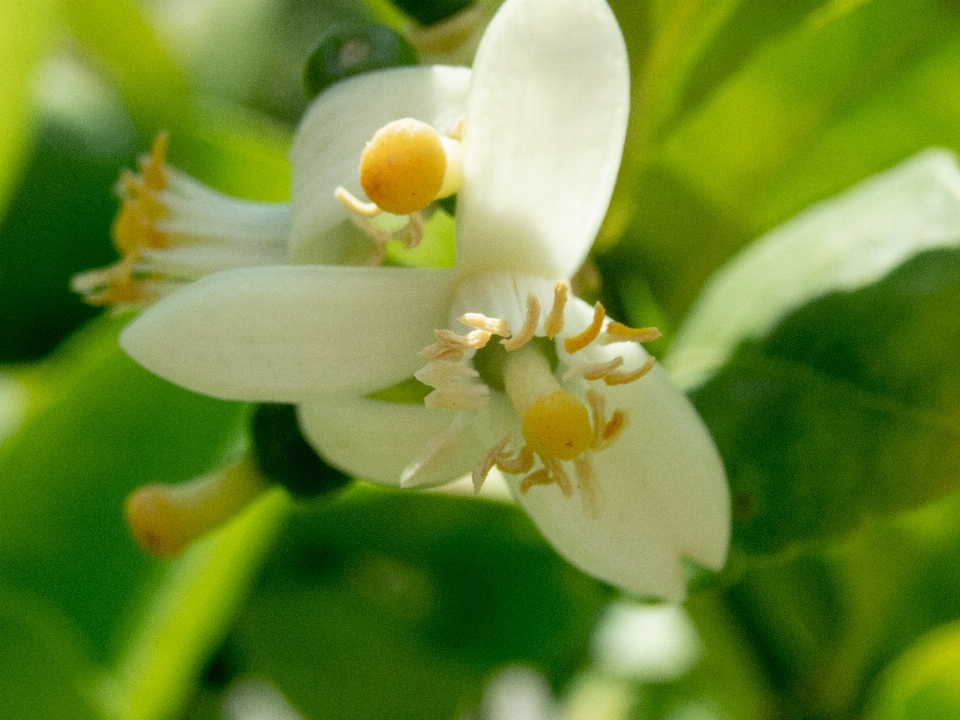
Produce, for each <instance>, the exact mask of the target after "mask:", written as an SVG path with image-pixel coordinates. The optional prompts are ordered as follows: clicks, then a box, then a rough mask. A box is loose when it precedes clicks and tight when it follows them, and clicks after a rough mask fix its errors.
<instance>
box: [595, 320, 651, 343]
mask: <svg viewBox="0 0 960 720" xmlns="http://www.w3.org/2000/svg"><path fill="white" fill-rule="evenodd" d="M662 334H663V333H661V332H660V330H658V329H657V328H655V327H642V328H632V327H629V326H628V325H624V324H623V323H618V322H611V323H609V324H608V325H607V330H606V337H604V338H603V339H602V340H601V341H600V342H602V343H603V344H604V345H607V344H610V343H614V342H625V341H632V342H639V343H645V342H650V341H652V340H656V339H657V338H658V337H660V336H661V335H662Z"/></svg>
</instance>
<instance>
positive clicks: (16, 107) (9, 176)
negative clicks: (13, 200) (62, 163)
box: [0, 0, 54, 217]
mask: <svg viewBox="0 0 960 720" xmlns="http://www.w3.org/2000/svg"><path fill="white" fill-rule="evenodd" d="M52 5H53V3H52V2H50V1H49V0H36V2H30V3H24V2H18V0H2V2H0V68H2V69H3V77H2V78H0V217H2V215H3V210H4V208H5V206H6V204H7V200H8V198H9V194H10V191H11V186H12V184H13V183H14V182H15V180H16V178H17V174H18V173H19V171H20V167H21V163H22V162H23V159H24V156H25V154H26V152H27V151H28V149H29V147H30V122H31V120H32V113H33V100H32V83H33V80H34V78H35V73H36V69H37V65H38V64H39V62H40V60H41V58H42V57H43V54H44V52H45V51H46V50H47V44H48V41H49V38H50V36H51V31H52V29H53V23H54V14H53V7H52Z"/></svg>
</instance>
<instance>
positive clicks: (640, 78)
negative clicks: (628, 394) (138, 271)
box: [0, 0, 960, 720]
mask: <svg viewBox="0 0 960 720" xmlns="http://www.w3.org/2000/svg"><path fill="white" fill-rule="evenodd" d="M610 4H611V6H612V7H613V9H614V11H615V12H616V14H617V16H618V18H619V20H620V22H621V25H622V27H623V31H624V35H625V37H626V40H627V43H628V47H629V51H630V57H631V71H632V77H633V81H632V83H633V84H632V101H633V105H632V115H631V125H630V130H629V136H628V142H627V146H626V149H625V158H624V164H623V166H622V170H621V175H620V178H619V182H618V185H617V189H616V194H615V198H614V202H613V204H612V206H611V209H610V212H609V214H608V218H607V222H606V224H605V226H604V229H603V231H602V233H601V236H600V238H599V241H598V245H597V248H596V253H595V261H596V267H597V268H599V270H600V273H601V275H602V287H601V288H600V292H601V294H602V296H603V298H604V301H605V302H607V303H608V306H609V307H611V308H617V309H618V310H620V311H621V313H622V314H623V315H624V316H625V317H626V319H628V320H630V321H631V322H634V323H636V324H657V325H659V326H661V328H662V329H664V330H665V331H666V333H665V338H664V339H663V340H661V341H659V344H657V345H652V346H651V347H652V348H653V349H654V350H655V351H656V352H657V353H658V354H663V353H665V352H666V351H667V350H668V349H669V347H670V343H671V341H672V339H673V337H674V335H675V332H676V330H677V328H679V327H680V326H681V325H682V323H683V322H684V319H685V317H686V316H687V313H688V310H689V309H690V307H691V306H692V305H693V304H694V303H695V301H696V299H697V298H698V296H700V293H701V290H702V288H703V286H704V283H705V282H706V281H707V280H708V279H709V278H710V277H711V276H713V274H714V273H715V271H716V270H717V269H718V268H719V267H721V266H722V265H723V264H724V263H726V262H727V261H728V260H729V259H730V258H731V257H732V256H733V255H734V254H735V253H736V252H737V251H738V250H740V249H742V248H744V247H746V246H747V245H748V244H749V243H750V242H751V241H753V240H754V239H755V238H757V237H758V236H760V235H761V234H763V233H764V232H766V231H768V230H770V229H771V228H773V227H775V226H777V225H779V224H780V223H782V222H784V221H785V220H787V219H788V218H790V217H792V216H794V215H795V214H796V213H798V212H799V211H801V210H803V209H804V208H806V207H808V206H810V205H811V204H812V203H814V202H816V201H819V200H822V199H824V198H828V197H830V196H832V195H835V194H836V193H838V192H840V191H842V190H844V189H846V188H848V187H850V186H851V185H853V184H854V183H856V182H858V181H860V180H862V179H864V178H866V177H868V176H870V175H872V174H874V173H876V172H878V171H880V170H882V169H885V168H887V167H890V166H892V165H894V164H895V163H897V162H898V161H900V160H902V159H904V158H906V157H908V156H910V155H912V154H914V153H915V152H917V151H919V150H921V149H923V148H926V147H928V146H932V145H936V146H941V147H944V148H947V149H949V150H952V151H954V152H958V151H960V130H958V128H960V89H958V88H960V82H958V80H960V78H958V68H960V6H958V5H957V3H956V2H954V1H953V0H859V1H850V0H790V1H789V2H784V3H778V4H771V3H765V2H762V0H713V1H711V2H706V1H705V0H645V1H644V2H636V0H611V3H610ZM189 5H190V4H189V3H163V2H147V1H146V0H144V2H143V3H142V4H138V3H137V2H134V0H126V1H121V2H118V1H117V0H43V2H40V1H34V2H31V3H19V2H13V0H4V1H2V2H0V68H2V69H3V71H4V72H3V75H2V80H0V361H2V362H3V363H4V368H3V370H4V374H3V375H2V376H0V438H2V440H3V442H2V444H0V487H2V490H3V492H0V647H3V652H2V653H0V717H3V718H8V717H9V718H30V719H31V720H45V719H46V718H51V719H53V718H56V719H57V720H64V719H66V720H72V719H73V718H76V719H77V720H107V719H109V720H127V719H131V720H132V719H136V720H140V719H143V720H163V719H165V718H187V717H190V718H214V717H218V718H219V717H224V716H225V715H224V713H225V712H227V710H225V709H224V708H228V707H231V706H230V703H231V702H232V701H233V700H232V698H235V694H236V691H237V689H238V688H241V687H242V686H243V683H244V682H249V681H252V680H255V679H259V680H260V681H268V682H269V683H270V685H269V686H272V687H273V688H275V689H278V690H279V691H280V692H282V694H283V696H284V697H285V698H286V700H287V701H289V702H290V703H292V705H293V706H295V707H296V708H297V710H298V711H299V712H300V713H302V714H303V716H304V717H305V718H307V720H314V719H317V720H319V719H320V718H325V717H336V718H342V719H343V720H349V719H350V718H374V717H396V718H418V719H419V718H423V719H424V720H432V719H434V718H436V719H438V720H440V719H446V718H454V717H457V718H459V717H479V715H478V711H477V707H478V704H479V703H480V702H481V698H482V695H483V689H484V687H485V684H486V682H487V681H488V680H489V678H490V677H491V675H492V674H493V673H495V672H496V671H497V670H499V669H501V668H502V667H504V666H506V665H509V664H515V663H524V664H527V665H530V666H533V667H535V668H537V669H538V670H539V671H540V672H542V673H543V674H544V675H545V677H547V678H548V679H549V682H550V685H551V687H552V689H553V691H554V692H555V693H556V694H557V695H563V694H564V693H574V694H575V693H576V688H577V687H578V679H579V678H582V677H584V676H585V675H586V676H590V674H591V673H594V674H596V673H601V674H602V671H601V670H600V669H598V667H599V665H598V664H597V662H596V661H597V658H596V654H595V652H594V653H591V649H590V648H591V645H590V640H591V632H592V631H593V629H594V627H595V624H596V622H597V621H598V618H599V617H600V616H601V615H602V611H603V608H604V607H605V606H606V604H607V603H608V601H609V600H610V599H611V598H612V597H613V596H614V593H613V591H611V590H610V589H609V588H607V587H605V586H602V585H601V584H599V583H596V582H595V581H593V580H590V579H589V578H587V577H586V576H584V575H583V574H581V573H580V572H578V571H576V570H574V569H572V568H571V567H570V566H568V565H567V564H566V563H565V562H563V561H562V560H561V559H560V558H558V557H557V556H556V555H555V554H554V553H553V551H552V550H551V549H550V548H549V546H547V545H546V544H545V543H544V542H543V540H542V539H540V537H539V535H538V534H537V533H536V531H535V530H534V529H533V527H532V526H531V525H530V523H529V521H528V520H527V519H526V517H525V516H524V515H523V514H522V513H519V512H518V511H517V510H516V509H515V508H514V507H512V506H509V505H506V504H501V503H495V502H492V501H489V500H478V499H474V498H467V497H455V496H452V495H441V494H430V495H409V494H406V493H400V492H395V491H383V490H374V489H372V488H369V487H366V486H357V487H354V488H352V489H351V490H349V491H347V492H345V493H343V494H342V495H340V496H336V497H333V498H329V499H324V500H318V501H313V502H310V503H294V502H293V501H291V499H290V498H289V496H288V495H287V494H286V493H285V492H284V491H282V490H275V491H273V492H271V493H269V494H268V495H266V496H264V497H263V498H262V499H261V500H259V501H258V502H257V503H255V504H254V506H252V507H251V508H250V509H249V510H248V511H247V512H245V513H244V514H243V515H242V516H240V517H239V518H237V519H236V520H235V521H233V522H232V523H231V524H229V525H228V526H227V527H225V528H224V529H222V530H221V531H218V532H217V533H215V534H214V535H212V536H211V537H209V538H208V539H205V540H204V541H202V542H201V543H199V544H198V545H196V546H195V547H194V548H192V549H191V550H190V551H189V552H188V553H186V554H185V555H184V556H182V557H181V558H179V559H177V560H175V561H172V562H161V561H157V560H153V559H150V558H148V557H146V556H145V555H144V554H143V553H142V552H141V551H140V550H139V549H137V548H136V546H135V545H134V544H133V541H132V540H131V539H130V538H129V536H128V533H127V530H126V528H125V526H124V522H123V519H122V511H121V506H122V502H123V499H124V497H125V496H126V495H127V493H129V492H130V491H131V490H132V489H133V488H135V487H137V486H139V485H142V484H144V483H148V482H155V481H164V482H177V481H182V480H186V479H188V478H191V477H195V476H197V475H200V474H202V473H204V472H206V471H208V470H210V469H211V468H214V467H217V466H218V465H220V464H222V463H223V462H226V461H227V460H229V459H231V458H234V457H236V456H237V454H238V453H242V452H243V448H244V445H245V443H246V442H247V438H246V428H247V423H248V420H249V417H250V412H251V410H250V408H249V407H247V406H245V405H242V404H237V403H225V402H220V401H214V400H211V399H208V398H202V397H199V396H196V395H193V394H190V393H188V392H186V391H183V390H180V389H178V388H175V387H173V386H171V385H169V384H167V383H165V382H163V381H161V380H159V379H157V378H155V377H153V376H151V375H149V374H148V373H147V372H145V371H144V370H142V369H140V368H139V367H137V366H136V365H135V364H134V363H132V361H130V360H129V359H127V358H126V356H125V355H123V353H122V352H121V351H120V350H119V349H118V347H117V344H116V333H117V331H118V329H119V328H120V327H121V326H122V325H123V323H124V322H126V320H127V318H126V317H120V318H99V319H93V318H94V316H95V315H97V311H95V310H94V309H91V308H89V307H86V306H84V305H82V304H81V302H80V301H79V299H78V298H77V297H75V296H74V295H72V294H71V293H70V292H69V291H68V289H67V284H68V282H69V278H70V277H71V276H72V275H73V274H74V273H76V272H78V271H80V270H84V269H87V268H91V267H98V266H102V265H105V264H107V263H109V262H110V261H111V260H112V259H113V258H114V257H115V253H114V252H113V250H112V249H111V248H110V223H111V220H112V216H113V214H114V212H115V207H116V205H115V201H114V200H113V199H112V198H111V193H110V189H111V186H112V184H113V182H114V180H115V178H116V177H117V175H118V173H119V170H120V168H121V167H125V166H126V167H130V166H132V165H133V164H134V163H135V156H136V153H137V152H138V151H143V150H145V149H146V148H147V147H148V146H149V142H150V140H151V139H152V137H153V136H154V135H155V134H156V133H157V132H158V131H159V130H161V129H167V130H169V131H170V132H171V135H172V138H173V143H172V146H171V160H172V162H173V163H174V164H176V165H178V166H179V167H182V168H183V169H184V170H186V171H188V172H190V173H192V174H194V175H196V176H197V177H199V178H200V179H202V180H203V181H205V182H208V183H210V184H212V185H214V186H215V187H217V188H218V189H220V190H222V191H224V192H228V193H231V194H235V195H238V196H241V197H247V198H255V199H265V200H283V199H286V198H287V197H288V195H289V183H290V178H289V167H288V164H287V161H286V150H287V147H288V144H289V140H290V137H291V135H292V130H293V127H294V124H295V123H296V121H297V119H298V117H299V116H300V114H301V113H302V112H303V110H304V108H305V107H306V105H307V102H308V98H307V97H306V96H305V95H304V94H303V92H302V89H301V87H300V77H301V71H302V68H303V64H304V62H305V61H306V59H307V57H308V53H309V49H310V47H312V46H313V45H314V44H315V43H316V42H317V41H318V39H319V38H321V37H322V36H323V35H324V33H325V32H326V31H328V30H329V29H330V28H331V27H333V26H334V25H335V24H336V23H340V22H344V21H354V22H358V21H359V22H368V21H370V20H374V19H375V20H377V21H378V22H382V23H386V24H388V25H390V26H391V27H393V29H394V30H395V31H398V32H401V33H404V32H407V31H408V30H409V26H408V25H405V23H406V22H407V20H406V16H405V14H404V13H412V14H413V16H414V17H420V16H419V15H417V13H418V12H420V11H421V9H422V7H424V6H423V5H422V4H420V5H418V6H417V8H412V6H411V5H410V4H409V3H401V4H400V10H402V11H403V12H400V11H399V10H398V9H397V8H396V7H394V6H392V5H391V4H390V3H388V2H386V0H377V1H376V2H374V1H372V0H371V2H369V3H366V4H364V3H361V2H360V1H359V0H337V1H336V2H334V1H329V2H324V1H320V0H318V1H316V2H314V1H311V0H245V1H244V2H242V3H235V2H226V1H225V0H205V2H202V3H195V4H194V5H193V6H192V8H191V7H188V6H189ZM462 5H463V3H460V2H455V3H434V4H430V7H429V8H428V10H430V8H433V10H431V12H433V11H434V10H436V8H441V9H443V8H446V9H445V10H443V13H442V14H446V13H447V12H448V11H449V10H450V8H454V7H456V9H459V8H460V7H461V6H462ZM495 5H496V3H495V2H483V3H479V4H478V6H479V7H480V9H481V10H484V11H486V10H488V9H489V8H490V7H492V6H495ZM437 12H439V11H437ZM480 15H481V16H482V13H480ZM425 17H426V16H424V17H421V18H420V19H421V20H424V18H425ZM436 19H439V16H437V17H433V16H431V17H430V18H429V19H426V20H425V21H428V22H432V21H434V20H436ZM435 217H436V218H437V219H436V222H437V223H440V224H442V225H443V231H442V233H441V234H442V235H443V237H444V238H447V239H449V237H452V222H451V221H450V217H449V216H448V215H447V214H445V213H438V214H437V215H436V216H435ZM958 239H960V238H958ZM944 244H945V245H947V244H949V243H947V242H946V241H945V243H944ZM956 244H957V243H955V242H954V243H953V247H952V248H949V247H942V248H940V249H934V250H930V251H928V252H925V253H922V254H918V255H916V256H913V257H911V258H910V259H908V260H906V261H905V262H898V263H896V265H895V266H894V267H891V268H890V269H889V271H888V272H885V273H883V275H882V277H879V278H878V279H876V280H875V281H872V282H870V283H868V284H867V285H865V286H863V287H859V288H857V289H855V290H853V291H851V292H833V293H829V294H827V295H822V296H821V295H816V296H814V295H811V296H810V297H807V298H804V299H803V302H801V303H800V304H799V305H797V306H796V307H792V308H790V309H789V312H787V313H786V314H785V315H784V316H783V317H780V318H778V319H777V321H776V322H775V323H774V324H773V326H772V327H770V328H768V329H767V330H765V331H764V332H763V333H761V334H759V335H757V334H750V333H746V334H744V335H743V336H742V337H741V336H738V337H737V344H736V347H735V348H733V352H732V354H731V356H730V357H729V359H728V360H726V361H725V362H724V363H723V365H722V366H721V367H719V368H717V369H716V372H715V373H713V374H712V375H711V376H710V377H709V378H707V380H706V382H705V384H703V385H701V386H700V387H698V388H697V389H695V390H694V391H693V393H692V397H693V399H694V401H695V402H696V404H697V407H698V409H699V410H700V412H701V413H702V415H703V417H704V419H705V421H706V422H707V424H708V426H709V427H710V428H711V430H712V432H713V433H714V436H715V438H716V440H717V443H718V445H719V447H720V449H721V452H722V455H723V457H724V460H725V462H726V464H727V468H728V471H729V474H730V478H731V484H732V492H733V501H734V503H733V505H734V554H733V556H732V558H731V562H730V565H729V567H728V568H727V570H726V571H725V572H724V573H723V574H721V575H720V576H719V577H703V576H701V577H700V578H698V580H699V582H698V583H697V587H698V588H701V590H700V591H699V592H698V593H697V594H695V595H694V597H693V598H692V599H691V600H690V602H689V603H688V606H687V609H688V612H689V614H690V617H691V618H692V619H693V620H694V622H695V623H696V626H697V629H698V632H699V635H700V642H701V644H702V656H701V658H700V660H699V662H698V664H696V665H695V666H694V667H693V668H692V669H691V670H690V671H689V672H687V673H685V674H683V675H682V676H679V677H676V678H672V679H662V678H661V679H655V680H649V679H644V678H639V677H638V678H629V679H626V680H623V679H620V680H618V681H617V682H621V683H623V684H625V694H626V696H627V697H629V698H631V702H632V705H630V709H628V710H627V711H625V712H624V713H621V715H619V716H616V717H626V716H629V717H632V718H637V719H638V720H640V719H647V718H650V719H652V720H659V719H660V718H663V719H665V720H677V718H682V717H704V718H718V719H719V720H723V719H729V720H741V719H746V720H763V719H765V718H788V719H789V718H797V719H800V718H804V719H823V720H839V719H841V718H859V717H866V718H871V719H874V720H900V719H901V718H903V719H906V718H910V719H913V718H919V719H923V718H928V717H929V718H950V717H960V703H958V701H957V698H958V697H960V672H958V669H960V631H958V626H957V624H956V623H957V622H960V591H958V588H957V584H956V581H955V578H956V577H957V574H958V572H960V531H958V529H957V528H960V522H958V520H960V504H958V495H957V494H956V490H957V483H958V477H960V467H958V465H960V455H958V450H957V448H958V443H957V439H958V438H957V436H958V432H957V428H958V427H960V422H958V417H960V415H958V413H960V391H958V382H960V364H958V359H957V348H958V347H960V251H958V250H957V249H956ZM450 249H451V246H450V243H448V242H445V243H442V247H440V248H433V249H431V248H426V249H424V250H422V251H420V252H421V253H427V255H426V256H424V257H420V256H417V255H415V254H414V253H410V254H409V255H405V254H400V256H397V257H395V256H391V262H394V263H396V264H410V263H420V262H426V263H428V264H444V263H445V262H446V263H447V264H449V263H448V261H449V255H450ZM429 253H433V255H429ZM438 254H440V255H443V257H442V258H441V257H439V255H438ZM394 255H397V253H394ZM434 255H437V257H434ZM424 258H425V259H424ZM790 269H791V268H790V267H789V266H787V267H785V268H784V270H785V272H786V271H789V270H790ZM757 284H758V285H759V281H758V283H757ZM738 299H742V302H744V303H749V302H750V301H751V287H750V284H749V283H745V284H744V287H743V288H742V293H741V297H740V298H738ZM269 686H268V687H269ZM568 699H569V696H568ZM571 707H573V702H572V700H571V701H570V703H569V704H568V705H567V708H568V710H569V709H570V708H571ZM597 707H600V705H597ZM231 712H232V711H231ZM684 713H686V714H684ZM694 713H700V714H699V715H697V714H694ZM275 714H276V713H275ZM571 715H572V711H571ZM241 717H242V716H240V715H236V717H234V716H233V715H231V716H230V720H239V719H240V718H241ZM587 717H589V716H587ZM484 720H486V718H485V719H484ZM490 720H499V719H493V718H491V719H490Z"/></svg>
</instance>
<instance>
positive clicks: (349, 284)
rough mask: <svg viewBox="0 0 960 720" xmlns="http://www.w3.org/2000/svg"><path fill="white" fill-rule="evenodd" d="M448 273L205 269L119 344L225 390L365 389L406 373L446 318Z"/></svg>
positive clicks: (170, 375) (166, 372)
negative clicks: (205, 273)
mask: <svg viewBox="0 0 960 720" xmlns="http://www.w3.org/2000/svg"><path fill="white" fill-rule="evenodd" d="M451 279H452V271H450V270H439V269H427V268H418V269H413V268H345V267H323V266H319V267H318V266H312V267H300V266H280V267H260V268H243V269H239V270H228V271H225V272H221V273H217V274H215V275H209V276H207V277H205V278H203V279H201V280H198V281H197V282H195V283H191V284H189V285H187V286H186V287H184V288H183V289H181V290H179V291H177V292H176V293H173V294H172V295H170V296H169V297H167V298H165V299H164V300H162V301H160V302H158V303H156V304H155V305H153V306H151V307H150V308H148V309H147V310H146V311H144V312H143V314H141V315H140V316H139V317H138V318H137V319H135V320H134V321H133V322H132V323H131V324H130V325H128V326H127V327H126V328H125V329H124V331H123V332H122V333H121V335H120V344H121V345H122V346H123V348H124V350H126V351H127V353H129V354H130V356H131V357H132V358H133V359H134V360H136V361H137V362H138V363H140V364H141V365H143V366H144V367H145V368H147V369H148V370H150V371H152V372H154V373H156V374H157V375H160V376H161V377H163V378H166V379H167V380H170V381H171V382H174V383H176V384H178V385H181V386H183V387H185V388H187V389H189V390H194V391H196V392H200V393H204V394H206V395H213V396H214V397H221V398H227V399H232V400H249V401H254V402H296V401H298V400H302V399H304V398H307V397H310V396H315V395H318V394H322V393H327V392H333V391H339V390H349V391H352V392H358V393H366V392H372V391H374V390H377V389H379V388H383V387H387V386H389V385H392V384H394V383H397V382H399V381H400V380H403V379H404V378H407V377H410V376H411V375H412V374H413V372H414V371H416V370H417V368H418V367H420V366H421V365H423V362H424V361H423V358H421V357H419V356H418V354H417V353H418V352H419V351H420V350H422V349H423V348H424V347H426V346H427V345H429V344H430V343H431V342H432V341H433V335H432V331H433V329H434V328H436V327H442V326H443V324H444V322H445V320H446V311H447V308H448V305H449V302H450V295H451V294H452V289H451Z"/></svg>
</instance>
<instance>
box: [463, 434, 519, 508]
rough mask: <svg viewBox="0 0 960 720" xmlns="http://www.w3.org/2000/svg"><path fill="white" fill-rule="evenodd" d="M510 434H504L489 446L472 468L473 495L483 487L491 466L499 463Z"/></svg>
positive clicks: (491, 468)
mask: <svg viewBox="0 0 960 720" xmlns="http://www.w3.org/2000/svg"><path fill="white" fill-rule="evenodd" d="M511 434H512V433H507V434H506V435H504V436H503V439H502V440H500V442H498V443H497V444H496V445H494V446H493V447H492V448H490V450H489V452H487V454H486V455H484V456H483V460H481V461H480V464H479V465H477V466H476V467H475V468H474V469H473V473H472V477H473V494H474V495H477V494H478V493H479V492H480V491H481V490H482V489H483V483H484V481H485V480H486V479H487V475H489V474H490V471H491V470H493V466H494V465H497V466H499V465H500V462H499V461H500V455H501V454H502V453H503V450H504V448H506V447H507V443H508V442H510V435H511Z"/></svg>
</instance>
